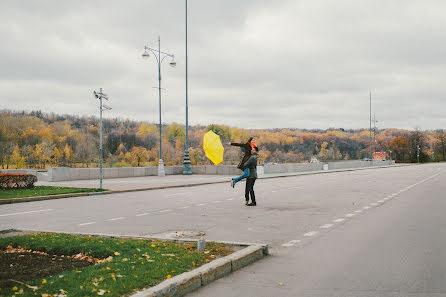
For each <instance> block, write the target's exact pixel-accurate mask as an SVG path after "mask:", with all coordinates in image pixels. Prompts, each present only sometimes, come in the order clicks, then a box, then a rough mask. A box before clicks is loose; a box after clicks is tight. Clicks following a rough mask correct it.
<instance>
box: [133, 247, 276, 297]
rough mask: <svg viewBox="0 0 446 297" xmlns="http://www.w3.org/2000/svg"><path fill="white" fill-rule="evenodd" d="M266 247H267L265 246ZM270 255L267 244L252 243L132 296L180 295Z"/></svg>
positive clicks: (159, 296)
mask: <svg viewBox="0 0 446 297" xmlns="http://www.w3.org/2000/svg"><path fill="white" fill-rule="evenodd" d="M265 247H266V248H265ZM266 255H268V249H267V246H262V245H251V246H248V247H246V248H244V249H243V250H240V251H237V252H235V253H233V254H231V255H229V256H226V257H223V258H220V259H216V260H214V261H212V262H210V263H208V264H205V265H203V266H200V267H198V268H197V269H194V270H192V271H189V272H185V273H182V274H180V275H177V276H174V277H173V278H171V279H168V280H165V281H163V282H161V283H160V284H158V285H156V286H154V287H151V288H149V289H146V290H143V291H140V292H138V293H135V294H133V295H130V297H180V296H184V295H186V294H188V293H191V292H193V291H195V290H197V289H199V288H201V287H204V286H206V285H208V284H209V283H211V282H213V281H215V280H217V279H219V278H222V277H224V276H226V275H228V274H230V273H232V272H234V271H236V270H239V269H240V268H243V267H245V266H247V265H249V264H251V263H253V262H255V261H258V260H260V259H262V258H263V257H264V256H266Z"/></svg>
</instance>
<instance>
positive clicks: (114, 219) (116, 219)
mask: <svg viewBox="0 0 446 297" xmlns="http://www.w3.org/2000/svg"><path fill="white" fill-rule="evenodd" d="M122 219H124V217H119V218H113V219H107V221H118V220H122Z"/></svg>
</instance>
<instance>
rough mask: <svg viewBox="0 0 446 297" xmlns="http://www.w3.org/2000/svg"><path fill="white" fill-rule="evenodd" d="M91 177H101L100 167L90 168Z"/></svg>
mask: <svg viewBox="0 0 446 297" xmlns="http://www.w3.org/2000/svg"><path fill="white" fill-rule="evenodd" d="M90 179H99V168H90Z"/></svg>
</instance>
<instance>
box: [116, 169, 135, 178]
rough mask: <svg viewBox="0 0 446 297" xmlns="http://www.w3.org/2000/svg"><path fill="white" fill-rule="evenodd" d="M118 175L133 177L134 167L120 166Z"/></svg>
mask: <svg viewBox="0 0 446 297" xmlns="http://www.w3.org/2000/svg"><path fill="white" fill-rule="evenodd" d="M118 176H119V177H132V176H133V167H119V170H118Z"/></svg>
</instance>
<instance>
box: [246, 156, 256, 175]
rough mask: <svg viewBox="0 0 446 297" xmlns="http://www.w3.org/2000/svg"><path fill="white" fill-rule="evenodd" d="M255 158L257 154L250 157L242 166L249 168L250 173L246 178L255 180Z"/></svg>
mask: <svg viewBox="0 0 446 297" xmlns="http://www.w3.org/2000/svg"><path fill="white" fill-rule="evenodd" d="M257 158H258V155H257V154H254V155H251V156H250V157H249V159H248V161H246V163H245V164H244V168H249V171H250V172H249V176H248V178H257Z"/></svg>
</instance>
